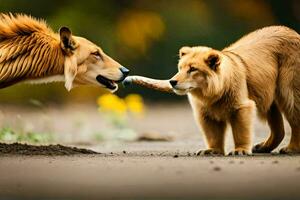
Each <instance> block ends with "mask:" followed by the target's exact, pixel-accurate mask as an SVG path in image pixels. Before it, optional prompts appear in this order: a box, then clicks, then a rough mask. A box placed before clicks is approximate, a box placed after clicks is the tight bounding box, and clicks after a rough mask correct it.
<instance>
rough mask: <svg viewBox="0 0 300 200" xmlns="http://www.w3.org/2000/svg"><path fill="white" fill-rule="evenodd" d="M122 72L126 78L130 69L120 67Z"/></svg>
mask: <svg viewBox="0 0 300 200" xmlns="http://www.w3.org/2000/svg"><path fill="white" fill-rule="evenodd" d="M120 71H121V72H122V73H123V75H124V76H125V77H126V76H127V75H128V74H129V69H127V68H126V67H123V66H122V67H120Z"/></svg>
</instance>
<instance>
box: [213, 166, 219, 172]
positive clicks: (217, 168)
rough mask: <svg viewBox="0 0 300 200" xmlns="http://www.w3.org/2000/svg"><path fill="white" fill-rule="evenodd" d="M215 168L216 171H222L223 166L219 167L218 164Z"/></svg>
mask: <svg viewBox="0 0 300 200" xmlns="http://www.w3.org/2000/svg"><path fill="white" fill-rule="evenodd" d="M213 170H214V171H221V167H218V166H217V167H214V168H213Z"/></svg>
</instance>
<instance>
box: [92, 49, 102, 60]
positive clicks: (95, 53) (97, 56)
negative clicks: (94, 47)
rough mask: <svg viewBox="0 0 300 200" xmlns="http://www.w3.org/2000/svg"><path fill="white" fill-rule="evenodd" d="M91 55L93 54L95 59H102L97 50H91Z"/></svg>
mask: <svg viewBox="0 0 300 200" xmlns="http://www.w3.org/2000/svg"><path fill="white" fill-rule="evenodd" d="M92 55H93V56H94V57H95V58H96V59H97V60H101V59H102V56H101V54H100V53H99V51H95V52H93V53H92Z"/></svg>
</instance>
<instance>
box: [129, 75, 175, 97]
mask: <svg viewBox="0 0 300 200" xmlns="http://www.w3.org/2000/svg"><path fill="white" fill-rule="evenodd" d="M132 83H134V84H137V85H140V86H144V87H147V88H150V89H154V90H158V91H161V92H170V93H173V90H172V87H171V85H170V83H169V80H157V79H152V78H147V77H143V76H128V77H126V78H125V80H124V81H123V85H124V86H127V85H130V84H132Z"/></svg>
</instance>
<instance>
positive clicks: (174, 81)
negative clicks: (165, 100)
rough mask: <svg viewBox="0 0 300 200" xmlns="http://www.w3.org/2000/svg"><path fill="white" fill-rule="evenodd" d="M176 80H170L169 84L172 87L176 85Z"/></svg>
mask: <svg viewBox="0 0 300 200" xmlns="http://www.w3.org/2000/svg"><path fill="white" fill-rule="evenodd" d="M177 82H178V81H176V80H170V84H171V85H172V87H174V86H175V85H177Z"/></svg>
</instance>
